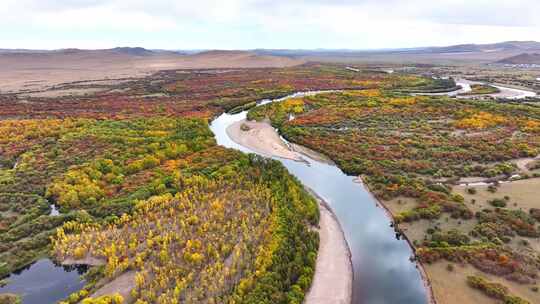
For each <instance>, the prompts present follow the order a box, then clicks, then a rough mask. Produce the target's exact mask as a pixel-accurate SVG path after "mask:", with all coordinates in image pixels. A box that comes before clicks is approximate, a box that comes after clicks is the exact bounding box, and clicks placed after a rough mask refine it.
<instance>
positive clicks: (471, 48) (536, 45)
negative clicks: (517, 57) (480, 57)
mask: <svg viewBox="0 0 540 304" xmlns="http://www.w3.org/2000/svg"><path fill="white" fill-rule="evenodd" d="M420 50H421V49H420ZM520 50H521V51H529V50H540V42H536V41H506V42H499V43H491V44H459V45H452V46H445V47H429V48H425V49H424V51H427V52H432V53H466V52H500V51H520Z"/></svg>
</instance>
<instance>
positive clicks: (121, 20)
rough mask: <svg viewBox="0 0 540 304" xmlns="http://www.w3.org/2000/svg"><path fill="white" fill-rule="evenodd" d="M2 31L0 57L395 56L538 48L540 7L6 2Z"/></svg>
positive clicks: (301, 1)
mask: <svg viewBox="0 0 540 304" xmlns="http://www.w3.org/2000/svg"><path fill="white" fill-rule="evenodd" d="M0 26H1V28H2V30H1V31H0V48H33V49H55V48H71V47H76V48H109V47H115V46H142V47H145V48H161V49H253V48H288V49H292V48H302V49H312V48H333V49H335V48H347V49H374V48H396V47H416V46H435V45H451V44H460V43H488V42H499V41H505V40H540V0H2V1H1V3H0Z"/></svg>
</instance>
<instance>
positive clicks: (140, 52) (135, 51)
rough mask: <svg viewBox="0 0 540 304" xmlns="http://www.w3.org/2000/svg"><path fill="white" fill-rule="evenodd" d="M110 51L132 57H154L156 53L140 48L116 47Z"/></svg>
mask: <svg viewBox="0 0 540 304" xmlns="http://www.w3.org/2000/svg"><path fill="white" fill-rule="evenodd" d="M111 51H113V52H116V53H120V54H126V55H133V56H149V55H154V54H155V53H156V52H154V51H151V50H147V49H145V48H142V47H116V48H114V49H111Z"/></svg>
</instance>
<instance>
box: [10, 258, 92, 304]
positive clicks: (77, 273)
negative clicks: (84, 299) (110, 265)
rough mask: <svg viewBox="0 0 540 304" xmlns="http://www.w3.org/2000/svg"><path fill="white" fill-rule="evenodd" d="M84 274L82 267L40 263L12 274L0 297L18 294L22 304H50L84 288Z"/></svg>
mask: <svg viewBox="0 0 540 304" xmlns="http://www.w3.org/2000/svg"><path fill="white" fill-rule="evenodd" d="M86 270H87V267H85V266H59V265H56V264H54V263H53V262H52V261H51V260H50V259H41V260H38V261H37V262H35V263H33V264H31V265H29V266H27V267H25V268H22V269H20V270H18V271H15V272H13V273H12V274H11V275H10V276H9V277H7V278H6V280H7V281H8V284H7V285H6V286H4V287H0V293H13V294H18V295H20V296H21V297H22V303H23V304H53V303H56V302H58V301H60V300H62V299H64V298H65V297H67V296H69V295H70V294H71V293H73V292H75V291H78V290H80V289H81V288H82V287H83V286H84V284H85V281H84V280H82V279H81V275H82V274H83V273H84V272H86Z"/></svg>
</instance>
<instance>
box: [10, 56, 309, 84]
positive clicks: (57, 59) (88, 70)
mask: <svg viewBox="0 0 540 304" xmlns="http://www.w3.org/2000/svg"><path fill="white" fill-rule="evenodd" d="M303 62H304V61H302V60H295V59H289V58H285V57H273V56H258V55H256V54H254V53H250V52H242V51H213V52H205V53H201V54H195V55H182V54H175V53H171V52H169V53H163V54H162V53H157V54H150V55H142V56H137V55H133V54H129V53H124V52H118V51H115V50H114V49H112V50H95V51H87V50H65V51H53V52H45V53H0V66H2V69H0V93H10V92H20V91H39V90H43V89H47V88H51V87H54V86H57V85H60V84H63V83H71V82H77V81H91V80H96V79H122V78H140V77H144V76H148V75H150V74H152V73H155V72H157V71H160V70H167V69H208V68H262V67H287V66H294V65H298V64H301V63H303Z"/></svg>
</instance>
